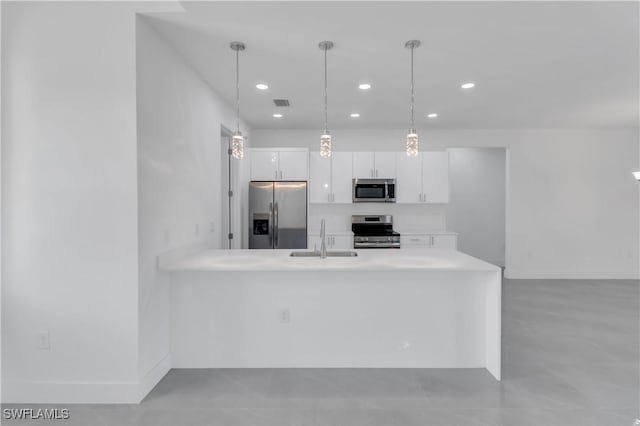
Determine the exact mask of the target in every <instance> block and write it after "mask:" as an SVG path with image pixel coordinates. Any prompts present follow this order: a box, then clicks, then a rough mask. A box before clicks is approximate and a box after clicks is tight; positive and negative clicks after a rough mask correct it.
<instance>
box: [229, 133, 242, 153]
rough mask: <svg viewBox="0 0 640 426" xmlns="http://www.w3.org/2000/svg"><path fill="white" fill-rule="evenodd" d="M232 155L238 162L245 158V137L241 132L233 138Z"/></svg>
mask: <svg viewBox="0 0 640 426" xmlns="http://www.w3.org/2000/svg"><path fill="white" fill-rule="evenodd" d="M231 155H232V156H233V158H235V159H236V160H242V159H243V158H244V136H242V133H240V132H236V134H235V135H233V137H232V138H231Z"/></svg>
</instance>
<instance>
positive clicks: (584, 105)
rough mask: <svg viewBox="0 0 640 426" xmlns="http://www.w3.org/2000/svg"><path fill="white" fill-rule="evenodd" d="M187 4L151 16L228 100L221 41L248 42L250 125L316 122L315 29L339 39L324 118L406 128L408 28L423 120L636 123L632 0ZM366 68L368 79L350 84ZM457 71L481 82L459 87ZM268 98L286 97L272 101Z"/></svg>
mask: <svg viewBox="0 0 640 426" xmlns="http://www.w3.org/2000/svg"><path fill="white" fill-rule="evenodd" d="M182 4H183V7H184V9H185V12H176V13H160V14H151V15H150V22H151V23H152V25H153V26H154V27H155V28H156V29H157V30H158V31H159V32H160V33H161V34H162V35H163V37H164V38H165V39H166V40H167V41H168V42H169V43H171V44H172V45H173V46H174V47H175V48H176V49H177V50H178V51H180V52H181V54H182V55H183V56H184V58H185V59H186V60H187V61H188V62H189V63H190V64H191V65H192V66H193V67H194V68H195V69H196V70H197V71H198V72H199V73H200V74H201V75H202V77H203V78H204V79H205V80H206V81H207V82H208V83H209V84H210V85H211V86H212V87H213V88H214V89H215V90H216V91H217V92H218V93H219V94H220V95H221V96H222V97H223V98H225V99H226V100H227V101H228V102H229V103H233V101H234V99H235V53H234V52H233V51H232V50H231V49H230V48H229V42H230V41H233V40H240V41H243V42H245V43H246V45H247V49H246V50H245V51H244V52H242V53H241V57H240V64H241V68H240V70H241V115H242V116H243V118H244V119H245V120H247V121H248V122H249V124H250V125H251V126H252V127H254V128H318V129H320V128H321V127H322V121H323V62H322V60H323V54H322V51H321V50H320V49H318V47H317V45H318V42H319V41H321V40H332V41H333V42H334V43H335V47H334V49H333V50H330V51H329V52H328V61H329V65H328V69H329V128H330V129H331V128H334V129H335V128H405V127H408V125H409V123H408V121H409V76H410V67H409V64H410V62H409V61H410V53H409V51H408V50H407V49H405V48H404V43H405V42H406V41H407V40H409V39H419V40H421V41H422V46H421V47H420V48H418V49H417V50H416V51H415V70H416V71H415V72H416V77H415V78H416V82H415V86H416V127H418V128H424V127H437V128H540V127H581V128H589V127H637V126H638V91H639V85H638V78H639V69H638V68H639V66H638V65H639V58H638V50H639V43H638V35H639V34H638V30H639V27H638V16H639V13H638V3H637V2H615V3H613V2H406V3H405V2H393V3H388V2H264V1H263V2H253V3H245V2H183V3H182ZM159 72H161V70H159ZM365 81H366V82H370V83H371V84H372V86H373V87H372V89H371V90H369V91H368V92H363V91H360V90H358V88H357V84H358V83H360V82H365ZM465 81H473V82H475V83H476V88H474V89H472V90H468V91H464V90H462V89H460V84H461V83H462V82H465ZM258 82H265V83H267V84H269V86H270V88H269V90H267V91H260V90H257V89H256V88H255V84H256V83H258ZM274 98H286V99H289V100H290V102H291V106H290V107H289V108H277V107H275V106H274V105H273V102H272V99H274ZM274 112H282V114H284V118H282V119H279V120H276V119H274V118H272V116H271V115H272V114H273V113H274ZM351 112H359V113H360V114H361V118H359V119H357V120H356V119H352V118H349V113H351ZM430 112H436V113H438V114H439V117H438V118H436V119H428V118H426V114H427V113H430Z"/></svg>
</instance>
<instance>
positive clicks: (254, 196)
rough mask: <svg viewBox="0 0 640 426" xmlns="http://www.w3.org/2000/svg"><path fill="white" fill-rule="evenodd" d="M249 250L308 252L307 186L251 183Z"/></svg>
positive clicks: (301, 183) (285, 183) (302, 184)
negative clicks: (298, 250) (306, 250)
mask: <svg viewBox="0 0 640 426" xmlns="http://www.w3.org/2000/svg"><path fill="white" fill-rule="evenodd" d="M249 248H250V249H305V248H307V182H263V181H260V182H257V181H253V182H250V183H249Z"/></svg>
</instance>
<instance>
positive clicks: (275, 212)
mask: <svg viewBox="0 0 640 426" xmlns="http://www.w3.org/2000/svg"><path fill="white" fill-rule="evenodd" d="M278 226H279V224H278V203H276V205H275V207H274V208H273V248H278Z"/></svg>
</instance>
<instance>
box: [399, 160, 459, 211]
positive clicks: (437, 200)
mask: <svg viewBox="0 0 640 426" xmlns="http://www.w3.org/2000/svg"><path fill="white" fill-rule="evenodd" d="M396 169H397V180H396V200H397V202H398V203H428V204H443V203H448V202H449V153H448V152H446V151H427V152H422V153H420V155H418V156H416V157H409V156H407V154H406V153H404V152H398V153H396Z"/></svg>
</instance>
